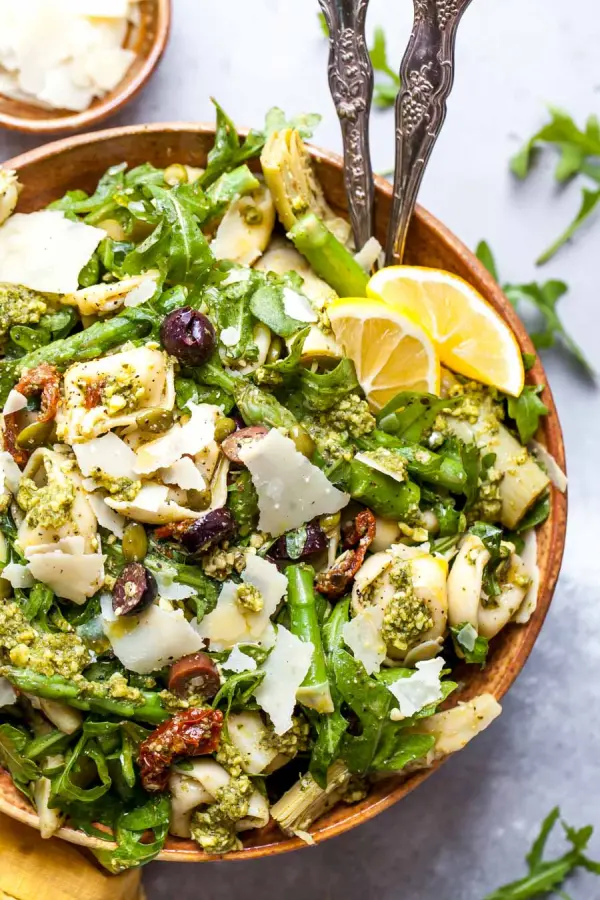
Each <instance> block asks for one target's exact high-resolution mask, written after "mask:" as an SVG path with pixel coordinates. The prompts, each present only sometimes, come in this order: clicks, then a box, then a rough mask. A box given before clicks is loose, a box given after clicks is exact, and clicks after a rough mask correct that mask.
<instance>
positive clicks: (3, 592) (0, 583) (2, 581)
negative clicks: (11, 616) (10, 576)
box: [0, 578, 12, 600]
mask: <svg viewBox="0 0 600 900" xmlns="http://www.w3.org/2000/svg"><path fill="white" fill-rule="evenodd" d="M11 595H12V584H11V583H10V581H7V580H6V578H0V600H8V598H9V597H10V596H11Z"/></svg>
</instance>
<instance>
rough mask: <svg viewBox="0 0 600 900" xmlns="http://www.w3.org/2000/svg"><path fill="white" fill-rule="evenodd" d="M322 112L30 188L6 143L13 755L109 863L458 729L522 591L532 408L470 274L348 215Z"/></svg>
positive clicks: (429, 752) (261, 815)
mask: <svg viewBox="0 0 600 900" xmlns="http://www.w3.org/2000/svg"><path fill="white" fill-rule="evenodd" d="M315 118H318V117H311V116H304V117H300V118H298V119H296V120H293V121H290V122H288V121H286V120H285V117H284V115H283V113H281V111H280V110H277V109H275V110H272V111H271V112H270V113H269V114H268V116H267V121H266V125H265V128H264V130H263V131H251V132H250V133H249V135H248V136H247V137H246V138H245V139H244V140H242V139H240V138H239V137H238V135H237V132H236V129H235V127H234V125H233V123H232V122H231V121H230V120H229V118H228V117H227V116H226V114H225V113H224V111H223V110H222V109H221V108H220V107H219V106H218V105H217V126H216V135H215V144H214V148H213V149H212V151H211V152H210V153H209V154H208V160H207V163H206V167H205V168H203V169H200V168H194V167H191V166H189V165H187V164H186V160H181V161H178V162H174V163H173V164H171V165H169V166H168V168H166V169H160V168H155V166H154V165H153V164H152V161H149V162H148V163H146V164H144V165H141V166H138V167H136V168H129V167H128V165H127V162H126V161H124V162H123V163H122V164H119V165H115V166H112V168H110V169H109V170H108V171H107V172H106V173H105V174H104V175H103V176H102V177H101V179H100V181H99V182H98V185H97V187H96V189H95V190H94V191H93V193H91V194H88V193H86V192H84V191H82V190H72V191H69V192H68V193H67V194H66V195H65V196H64V197H62V198H61V199H58V200H56V201H55V202H53V203H51V204H50V206H48V207H47V208H46V209H42V210H39V211H37V212H32V213H28V214H23V213H20V212H18V211H15V209H16V207H17V201H18V195H19V189H20V185H19V183H18V180H17V177H16V175H15V173H14V172H11V171H9V170H0V222H1V225H0V342H1V347H0V349H1V351H2V359H1V361H0V409H2V451H1V452H0V463H1V465H0V531H1V533H0V573H1V577H0V767H1V768H3V769H4V770H5V775H6V776H7V777H8V776H10V778H11V779H12V781H13V782H14V785H15V786H16V787H17V788H18V789H19V791H21V792H22V793H23V794H24V795H25V797H26V798H28V800H29V801H30V802H31V804H32V805H33V807H34V808H35V809H36V810H37V814H38V815H39V821H40V828H41V831H42V834H43V835H44V836H47V837H48V836H50V835H52V834H53V833H55V832H56V831H57V830H58V829H59V828H60V827H61V826H62V825H63V824H65V823H66V824H68V825H69V826H70V827H72V828H75V829H80V830H82V831H83V832H85V833H86V834H87V835H90V836H93V837H94V838H96V839H98V840H99V841H101V842H106V847H105V849H102V846H103V844H102V843H100V844H96V846H97V847H99V848H100V849H96V851H95V852H96V854H97V856H98V858H99V860H100V861H101V862H102V863H103V865H105V866H106V867H107V868H108V869H109V870H111V871H114V872H117V871H121V870H123V869H125V868H127V867H129V866H135V865H140V864H142V863H144V862H147V861H149V860H150V859H152V858H154V857H155V856H156V855H157V854H158V853H159V852H160V851H161V849H162V847H163V846H164V843H165V840H166V839H167V837H168V835H173V836H175V837H179V838H183V839H187V840H192V841H195V842H196V843H197V845H198V846H199V847H200V848H201V849H203V850H204V851H205V852H206V853H208V854H213V855H222V854H226V853H229V852H231V851H235V850H237V849H240V848H241V846H242V839H243V836H244V833H245V832H247V831H250V830H252V829H260V828H264V827H265V826H267V825H268V824H270V827H271V828H273V827H279V828H281V829H282V830H283V832H284V833H286V834H289V835H299V836H300V837H302V838H303V839H304V840H306V841H307V842H309V843H310V842H311V840H312V838H311V835H310V829H311V826H312V825H313V823H315V822H316V821H317V820H318V818H319V816H321V815H322V814H323V813H324V812H326V811H327V810H328V809H330V808H331V807H332V806H334V805H335V804H337V803H353V802H356V801H358V800H360V799H362V798H363V797H365V796H366V795H367V793H368V791H369V785H370V783H371V782H372V780H373V779H374V778H380V777H382V776H384V775H390V774H394V773H395V774H397V773H401V772H407V771H412V770H414V769H415V768H418V767H426V766H429V765H431V764H432V762H433V761H435V760H436V759H438V758H439V757H441V756H443V755H445V754H448V753H452V752H453V751H455V750H458V749H460V748H461V747H462V746H464V744H465V743H466V742H467V741H468V740H470V738H471V737H473V736H474V735H475V734H477V733H478V732H479V731H481V730H482V729H483V728H485V727H486V726H487V725H488V724H489V723H490V722H491V721H492V720H493V719H494V718H495V717H496V716H497V715H498V714H499V712H500V707H499V705H498V703H497V701H496V700H495V699H494V698H493V697H492V696H491V695H486V694H484V695H481V696H479V697H476V698H475V699H472V700H470V701H469V702H467V703H459V704H456V703H453V698H452V697H451V698H450V700H449V702H448V703H444V701H445V700H446V698H448V697H449V696H450V695H452V693H453V692H454V691H455V690H456V689H457V682H456V680H453V671H454V670H455V668H456V667H457V666H458V665H461V666H462V667H463V668H462V669H461V671H462V672H463V676H462V677H464V672H465V671H466V670H465V668H464V666H465V665H472V666H475V667H480V666H485V664H486V657H487V654H488V647H489V646H490V645H491V646H492V647H493V641H494V638H495V636H496V635H497V634H498V633H499V632H500V631H501V630H502V629H503V628H504V627H506V626H507V625H508V624H509V623H514V622H516V623H525V622H527V620H528V618H529V616H530V615H531V613H532V611H533V609H534V608H535V603H536V594H537V581H536V578H537V569H536V547H535V527H536V525H538V524H539V523H541V522H543V521H544V519H545V518H546V517H547V515H548V511H549V490H550V479H552V480H553V481H555V482H556V483H557V484H558V485H559V486H561V485H562V480H563V478H564V476H562V473H560V472H559V471H558V469H557V467H556V464H555V463H554V462H553V461H552V459H551V458H549V457H548V455H547V453H545V451H544V450H543V448H541V446H540V445H537V444H536V443H535V442H534V441H533V437H534V434H535V432H536V430H537V426H538V422H539V418H540V416H542V415H544V414H546V413H547V409H546V407H545V406H544V404H543V403H542V401H541V399H540V398H539V395H538V389H537V388H535V387H532V386H524V363H523V359H522V357H521V354H520V351H519V349H518V346H517V344H516V341H515V339H514V337H513V335H512V333H511V332H510V331H509V329H508V327H507V326H506V325H505V323H504V321H503V320H502V319H501V318H500V317H499V316H498V315H497V314H496V313H495V312H494V311H493V310H492V309H491V307H490V306H489V305H488V304H487V303H486V302H485V301H484V300H483V299H482V298H481V297H480V296H479V295H478V294H477V292H476V291H475V290H474V289H473V288H472V287H470V286H469V285H468V284H466V283H465V282H463V281H461V280H460V279H459V278H456V277H455V276H453V275H451V274H450V273H448V272H443V271H437V270H433V269H424V268H417V267H410V266H396V267H390V268H382V267H381V266H380V255H381V253H380V251H381V248H380V246H379V244H378V243H377V241H376V240H375V239H374V238H372V239H371V240H370V241H368V242H367V244H366V245H365V246H364V247H362V248H356V247H354V246H353V244H352V239H351V236H350V228H349V225H348V223H347V222H346V220H345V219H343V218H341V217H340V216H339V215H338V214H336V212H335V211H334V210H333V209H332V208H330V206H329V205H328V203H327V201H326V199H325V196H324V193H323V190H322V188H321V186H320V184H319V181H318V178H317V174H316V171H315V169H314V167H313V163H312V161H311V157H310V155H309V153H308V151H307V149H306V147H305V144H304V138H306V137H308V136H310V129H311V127H312V126H314V124H315ZM251 160H254V162H251ZM249 163H250V165H249ZM526 363H527V360H526ZM442 704H444V705H443V707H442V708H440V707H441V705H442Z"/></svg>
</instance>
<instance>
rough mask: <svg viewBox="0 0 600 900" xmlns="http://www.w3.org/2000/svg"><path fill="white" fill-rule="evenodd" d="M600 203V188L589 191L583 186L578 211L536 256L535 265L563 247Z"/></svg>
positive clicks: (544, 261) (541, 262)
mask: <svg viewBox="0 0 600 900" xmlns="http://www.w3.org/2000/svg"><path fill="white" fill-rule="evenodd" d="M598 203H600V190H596V191H591V190H589V188H583V189H582V191H581V205H580V207H579V211H578V213H577V215H576V216H575V218H574V219H573V221H572V222H571V224H570V225H569V226H568V228H566V229H565V231H563V233H562V234H561V235H560V237H558V238H557V239H556V240H555V241H554V243H552V244H551V245H550V246H549V247H548V249H547V250H544V252H543V253H542V254H541V255H540V256H538V258H537V259H536V265H538V266H542V265H544V263H547V262H548V260H550V259H552V257H553V256H554V255H555V254H556V253H558V251H559V250H560V249H561V247H564V245H565V244H566V243H568V242H569V241H570V240H571V238H572V237H573V235H574V234H575V233H576V232H577V231H578V230H579V229H580V228H581V226H582V225H583V223H584V222H585V221H586V219H588V218H589V217H590V216H591V214H592V213H593V212H594V210H595V209H596V207H597V206H598Z"/></svg>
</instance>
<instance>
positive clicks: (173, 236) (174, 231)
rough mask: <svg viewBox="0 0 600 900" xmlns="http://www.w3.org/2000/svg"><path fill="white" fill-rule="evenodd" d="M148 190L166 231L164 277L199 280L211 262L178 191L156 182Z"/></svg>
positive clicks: (210, 254) (192, 217)
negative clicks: (167, 245) (167, 248)
mask: <svg viewBox="0 0 600 900" xmlns="http://www.w3.org/2000/svg"><path fill="white" fill-rule="evenodd" d="M148 190H149V192H150V194H151V196H152V197H153V199H154V202H155V204H156V208H157V210H158V212H159V213H160V214H161V216H162V217H163V223H164V225H165V227H166V230H167V231H168V236H169V259H168V268H167V277H168V278H169V279H170V280H171V281H174V282H177V283H178V284H188V283H190V282H192V283H194V282H196V281H198V280H199V279H201V278H202V277H203V276H204V275H205V274H206V273H207V271H208V269H209V268H210V266H211V265H212V264H213V262H214V257H213V255H212V253H211V251H210V248H209V246H208V241H207V240H206V238H205V237H204V235H203V234H202V232H201V231H200V228H199V227H198V225H197V223H196V221H195V219H194V216H193V215H192V214H191V212H190V210H189V208H186V206H185V205H184V204H183V203H182V202H181V199H180V197H179V195H177V194H176V193H175V192H174V191H170V190H166V189H165V188H162V187H159V186H158V185H149V186H148Z"/></svg>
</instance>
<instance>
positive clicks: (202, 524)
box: [181, 507, 236, 553]
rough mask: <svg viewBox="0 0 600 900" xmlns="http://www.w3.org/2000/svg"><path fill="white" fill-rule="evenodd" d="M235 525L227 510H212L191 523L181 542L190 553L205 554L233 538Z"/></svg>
mask: <svg viewBox="0 0 600 900" xmlns="http://www.w3.org/2000/svg"><path fill="white" fill-rule="evenodd" d="M235 531H236V524H235V519H234V518H233V515H232V514H231V513H230V512H229V510H228V509H225V508H224V507H223V508H222V509H212V510H211V511H210V512H207V513H206V515H204V516H202V517H201V518H199V519H196V521H195V522H192V524H191V525H190V527H189V528H187V529H186V530H185V531H184V532H183V534H182V535H181V542H182V544H183V546H184V547H185V548H186V550H189V552H190V553H205V552H206V551H207V550H209V549H210V548H211V547H214V546H215V544H219V543H220V542H221V541H224V540H225V539H226V538H230V537H233V535H234V534H235Z"/></svg>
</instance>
